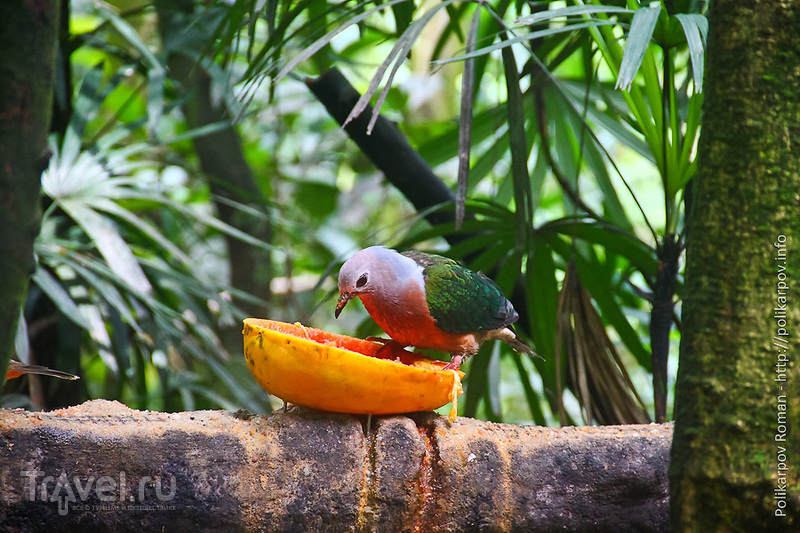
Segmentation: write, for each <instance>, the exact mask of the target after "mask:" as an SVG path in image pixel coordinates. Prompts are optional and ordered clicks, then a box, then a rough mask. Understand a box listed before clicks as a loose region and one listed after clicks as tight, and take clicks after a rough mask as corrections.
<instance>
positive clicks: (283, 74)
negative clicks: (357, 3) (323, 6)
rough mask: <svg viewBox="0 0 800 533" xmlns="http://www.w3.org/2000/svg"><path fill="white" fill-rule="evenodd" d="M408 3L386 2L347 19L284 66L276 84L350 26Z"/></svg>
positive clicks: (277, 76)
mask: <svg viewBox="0 0 800 533" xmlns="http://www.w3.org/2000/svg"><path fill="white" fill-rule="evenodd" d="M407 1H408V0H389V1H388V2H385V3H383V4H380V5H378V6H375V7H372V8H370V9H367V10H366V11H364V12H363V13H361V14H360V15H356V16H355V17H352V18H348V19H346V20H345V22H344V23H343V24H341V25H339V26H336V27H335V28H334V29H333V30H331V31H330V32H328V33H326V34H325V35H324V36H323V37H321V38H319V39H317V40H316V41H314V42H313V43H311V45H309V46H308V47H306V48H305V50H303V51H302V52H300V53H299V54H297V55H296V56H295V57H294V58H292V59H291V60H290V61H289V62H288V63H287V64H286V65H284V67H283V68H282V69H281V70H280V71H279V72H278V74H277V75H276V76H275V83H278V82H279V81H280V80H282V79H283V78H284V77H286V75H287V74H289V73H290V72H291V71H292V70H294V68H295V67H296V66H297V65H299V64H300V63H302V62H303V61H305V60H307V59H308V58H310V57H311V56H313V55H314V54H316V53H317V52H319V51H320V50H322V49H323V48H324V47H325V46H327V45H328V44H329V43H330V42H331V41H332V40H333V38H334V37H336V36H337V35H339V34H340V33H342V32H343V31H345V30H346V29H348V28H349V27H350V26H353V25H355V24H359V23H360V22H362V21H364V20H365V19H367V18H368V17H370V16H372V15H373V14H374V13H377V12H379V11H383V10H384V9H386V8H387V7H391V6H394V5H395V4H399V3H401V2H407Z"/></svg>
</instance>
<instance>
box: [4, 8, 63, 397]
mask: <svg viewBox="0 0 800 533" xmlns="http://www.w3.org/2000/svg"><path fill="white" fill-rule="evenodd" d="M59 8H60V6H59V0H4V1H2V2H0V50H2V51H3V52H2V54H0V80H2V81H0V272H1V273H2V275H0V371H1V373H0V383H2V382H3V381H4V380H5V369H6V365H7V363H8V358H9V356H10V354H11V352H12V351H13V348H14V336H15V333H16V330H17V321H18V319H19V314H20V309H21V306H22V303H23V302H24V300H25V295H26V294H27V290H28V280H29V278H30V276H31V274H32V273H33V270H34V268H35V263H34V258H33V241H34V239H35V238H36V235H38V233H39V224H40V223H41V213H40V209H39V192H40V188H41V174H42V171H43V170H44V168H45V167H46V165H47V161H48V159H49V156H48V154H47V134H48V131H49V128H50V116H51V113H52V100H53V75H54V71H55V58H56V55H55V50H56V46H55V45H56V35H57V34H58V14H59Z"/></svg>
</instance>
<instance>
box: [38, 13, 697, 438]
mask: <svg viewBox="0 0 800 533" xmlns="http://www.w3.org/2000/svg"><path fill="white" fill-rule="evenodd" d="M609 4H610V5H603V4H601V3H600V2H587V1H583V0H567V1H566V2H564V1H562V2H540V3H536V4H530V3H525V2H509V1H504V0H496V1H490V2H457V1H446V2H434V3H422V2H412V1H406V0H390V1H383V2H377V1H354V2H325V1H320V0H303V1H300V2H286V1H270V0H268V1H266V2H263V1H257V0H236V1H235V2H223V1H219V2H199V1H197V2H190V1H187V2H186V3H185V6H188V8H189V9H187V10H186V11H184V12H182V14H181V16H180V17H178V18H176V20H178V26H177V27H175V28H172V29H171V30H170V32H169V38H168V39H166V40H165V42H164V43H159V42H158V40H157V39H155V38H154V37H153V33H154V32H153V30H152V28H153V27H154V25H155V24H156V23H157V12H156V11H155V10H153V9H151V8H149V7H147V6H145V7H142V8H137V9H135V10H133V11H131V12H124V11H120V10H115V9H114V8H112V7H103V8H99V7H97V8H96V7H88V6H87V5H86V4H83V3H81V2H73V3H72V5H73V13H72V17H73V21H74V24H73V32H74V35H72V36H71V39H72V40H71V41H70V42H71V43H72V45H73V47H74V48H73V49H74V51H73V53H72V55H71V62H70V63H69V68H71V69H72V71H73V75H74V79H80V80H82V82H81V83H80V84H78V87H76V88H75V90H74V91H72V90H70V91H68V92H65V93H64V95H65V98H67V99H69V100H71V101H72V102H73V106H74V110H73V113H72V115H71V122H70V124H71V125H70V127H69V128H67V129H66V131H64V132H61V134H60V135H57V136H56V137H54V139H56V141H54V145H53V151H54V154H55V157H54V159H53V162H52V163H51V167H50V170H48V173H47V174H46V175H45V177H46V180H45V181H46V184H45V192H46V194H47V195H48V197H49V198H50V199H51V200H52V204H51V205H50V207H49V208H48V210H47V213H46V216H45V220H44V223H43V228H44V231H43V233H42V236H41V238H40V240H39V244H38V245H37V249H38V253H39V263H40V265H39V269H38V270H37V273H36V276H35V281H36V283H37V285H38V287H39V288H40V289H41V292H36V291H34V292H33V293H32V296H31V298H47V299H48V300H49V301H50V302H52V303H53V304H54V307H55V309H56V311H55V312H56V313H58V314H59V315H60V316H63V317H68V318H70V319H71V320H72V321H73V322H74V323H75V327H76V328H77V329H78V330H79V331H81V332H83V333H82V337H81V338H82V341H81V350H80V357H81V361H82V366H83V367H84V369H86V371H87V379H86V380H85V381H86V382H88V383H89V385H88V386H87V390H85V391H84V392H85V394H87V395H89V396H105V397H114V398H122V399H125V400H126V401H129V402H131V403H132V404H134V405H136V406H146V407H157V408H163V409H184V408H197V407H219V406H224V407H234V406H243V407H248V408H252V409H261V410H263V409H266V408H268V400H267V399H266V397H265V396H264V395H263V393H261V392H260V391H259V390H257V385H255V383H254V381H253V380H252V379H251V378H250V376H249V375H248V374H247V371H246V369H244V366H243V365H242V361H241V358H240V357H239V354H238V353H237V352H235V351H234V350H235V348H234V349H231V348H226V346H232V345H231V344H228V343H227V342H226V341H224V340H223V338H222V337H223V335H224V331H225V329H226V327H228V326H229V327H231V328H236V327H238V325H239V323H240V320H241V318H243V317H242V314H241V312H240V311H239V309H238V308H237V306H236V305H234V304H232V303H231V299H230V298H229V297H228V295H230V294H233V295H235V296H236V297H238V298H249V299H250V301H262V299H263V298H264V297H265V296H266V295H261V294H258V295H248V292H249V291H248V287H246V286H237V287H232V286H230V282H229V281H228V278H227V273H228V271H229V270H230V268H229V267H230V264H231V262H232V261H235V260H236V258H235V257H229V256H228V255H226V250H225V248H224V246H223V244H222V238H221V236H222V235H232V236H235V237H237V238H239V239H241V240H243V241H245V242H248V243H250V244H251V245H253V246H260V247H264V248H268V249H269V250H270V251H271V254H272V255H271V257H272V259H271V262H272V264H271V265H270V266H271V272H273V273H274V275H275V279H274V280H273V284H272V285H273V291H274V292H275V294H273V295H272V300H271V301H270V303H269V305H270V307H269V309H270V318H276V319H287V320H301V321H303V322H306V323H309V324H310V325H314V326H316V327H322V328H328V329H339V330H342V331H344V332H346V333H348V334H355V333H358V334H374V333H377V331H375V330H374V326H372V325H370V324H371V323H370V322H368V321H366V322H365V325H363V326H361V327H360V328H359V327H358V321H360V320H361V319H362V318H365V316H366V315H365V314H364V313H363V312H362V314H360V315H359V314H358V313H356V312H354V311H353V312H351V316H352V318H347V317H344V316H343V319H344V320H345V322H344V323H334V322H332V309H333V307H332V305H333V304H332V301H333V300H332V299H331V297H332V296H333V292H334V291H333V287H334V283H333V282H332V279H331V278H332V277H333V276H334V275H335V273H336V270H337V267H338V264H340V262H341V261H342V260H343V259H345V258H346V257H347V255H349V254H350V253H352V252H353V251H355V250H356V249H358V248H361V247H363V246H367V245H370V244H375V243H383V244H388V245H393V246H396V247H398V248H410V247H417V248H422V249H426V248H427V249H432V250H438V251H439V253H446V254H447V255H450V256H452V257H454V258H458V259H460V260H462V261H463V262H465V263H466V264H468V266H470V267H471V268H473V269H476V270H482V271H483V272H486V273H487V274H489V275H491V277H493V278H494V279H495V280H496V281H497V283H498V284H499V286H500V287H501V288H502V289H503V290H504V291H505V293H506V294H507V295H512V294H513V295H514V299H515V302H516V304H517V307H518V310H521V311H522V312H521V313H520V314H521V315H522V316H523V319H524V322H523V323H521V324H519V328H518V329H520V330H521V332H522V333H523V334H524V335H527V336H528V337H529V339H530V340H531V341H532V344H533V345H534V346H535V347H536V349H537V351H538V352H539V353H541V354H542V355H543V356H544V357H545V359H546V360H545V361H544V362H542V361H535V362H533V361H530V360H527V359H522V358H520V356H519V355H518V354H516V353H513V352H511V351H508V350H506V349H505V348H504V347H502V348H501V347H500V346H494V345H491V344H489V345H486V346H485V347H484V348H483V349H482V350H481V352H480V353H479V354H478V355H477V356H476V357H475V358H474V359H473V361H472V362H471V366H470V367H469V370H468V379H467V383H466V385H467V392H466V398H465V401H464V402H463V404H462V405H463V413H464V414H467V415H471V416H482V417H485V418H488V419H492V420H511V421H518V422H521V421H533V422H536V423H539V424H547V423H556V422H557V421H558V420H559V418H561V420H562V421H566V422H577V421H579V420H581V419H582V418H583V419H584V421H585V422H589V423H591V422H592V421H593V419H594V420H595V421H596V420H598V418H597V417H596V416H594V415H592V413H596V412H598V411H597V409H598V407H597V406H596V405H593V404H591V403H588V404H587V402H597V401H598V400H597V394H594V396H593V395H592V394H583V393H581V391H583V392H585V391H588V390H592V391H594V392H595V393H596V392H597V391H612V392H608V395H609V398H610V399H609V400H608V401H609V404H607V405H605V404H604V406H603V409H605V412H614V411H615V409H616V412H617V413H622V412H628V413H630V412H631V409H630V401H631V400H630V399H631V398H636V397H637V395H638V396H640V397H642V398H643V399H644V401H645V403H647V404H649V403H650V402H651V401H652V397H653V391H652V388H651V386H650V385H649V383H648V379H649V376H650V373H651V372H653V364H652V361H651V350H650V340H649V334H650V332H649V331H648V326H649V318H648V313H649V310H650V308H649V304H648V302H647V300H646V299H645V298H643V295H646V294H648V293H651V292H653V291H654V290H655V289H656V288H657V287H658V286H659V283H660V282H659V264H660V262H663V261H661V259H662V258H661V256H659V253H660V252H659V250H660V249H661V246H662V244H663V243H665V242H667V240H669V239H673V238H674V239H675V241H676V242H677V243H680V242H681V235H682V231H683V224H684V205H683V202H684V198H685V194H686V186H687V184H688V183H690V181H691V178H692V176H693V175H694V172H695V161H694V152H695V145H696V142H697V137H698V134H699V128H700V109H701V103H702V77H703V71H702V64H703V51H704V40H705V35H706V33H707V24H706V20H705V17H704V16H703V14H702V13H698V12H684V13H673V14H669V13H668V12H667V9H666V7H665V5H664V4H663V3H662V4H659V5H655V4H653V5H650V6H640V5H639V4H638V2H633V1H629V2H627V3H625V2H609ZM623 4H624V5H623ZM77 28H80V30H78V29H77ZM160 47H162V48H160ZM170 47H172V48H170ZM166 49H181V50H184V51H186V50H189V51H190V52H191V57H192V58H193V60H194V61H195V62H196V65H197V66H196V68H203V69H204V70H205V71H206V72H207V73H208V74H209V76H210V77H211V83H212V94H214V95H215V98H217V99H218V100H219V101H220V102H222V103H223V104H224V106H226V108H227V110H228V112H229V115H230V116H232V117H235V118H236V119H237V122H236V124H235V125H236V128H237V130H238V131H239V133H240V135H241V136H242V138H243V141H244V143H243V145H244V146H245V149H244V150H245V155H246V158H247V160H248V162H249V163H250V165H251V167H252V168H253V169H254V171H255V174H256V176H257V180H258V187H259V189H260V192H261V193H262V194H263V198H267V199H268V200H267V201H268V202H269V209H270V213H271V215H272V220H274V221H275V222H274V224H273V227H272V229H271V235H272V237H271V238H272V241H271V242H270V243H269V244H267V243H263V242H260V241H257V240H256V239H253V238H251V237H249V236H248V235H246V234H245V233H243V232H241V231H240V230H237V229H236V228H234V227H232V226H229V225H227V224H224V223H222V222H221V221H220V220H219V219H218V218H217V214H216V210H217V209H219V203H217V199H216V198H215V197H213V196H212V195H211V194H210V193H209V186H208V183H206V182H205V181H204V176H203V175H202V173H201V172H199V170H198V163H197V160H198V154H197V153H195V152H194V150H195V148H194V147H193V145H192V143H191V141H192V140H193V139H195V138H197V137H199V136H201V135H203V134H204V133H207V132H208V131H211V130H213V129H214V128H222V127H228V126H229V125H230V123H229V122H228V121H227V120H226V119H225V118H224V117H223V118H220V120H219V123H217V124H213V125H211V126H208V127H206V128H205V129H200V130H190V129H189V128H188V127H187V125H186V122H185V120H184V118H183V116H182V114H181V113H180V112H179V110H180V107H181V106H182V105H183V104H184V103H185V95H182V93H181V91H182V88H181V87H180V84H179V83H178V82H176V81H175V80H173V79H172V78H171V74H170V71H169V69H167V68H166V67H165V58H164V55H163V54H161V53H160V52H158V51H157V50H166ZM331 66H336V67H337V68H339V69H341V70H342V71H344V72H346V73H347V75H348V77H349V78H350V79H351V80H353V81H354V82H356V83H357V84H358V85H359V89H360V90H361V91H362V93H363V96H362V98H361V99H360V100H359V101H358V104H357V105H356V108H355V109H354V110H353V112H352V113H351V118H352V117H354V116H356V115H357V114H358V113H359V112H361V110H363V109H365V108H366V105H367V104H369V103H370V102H373V106H374V113H375V115H374V117H373V118H375V117H377V114H378V113H383V114H384V115H388V116H390V117H391V118H392V119H393V120H396V121H397V122H398V124H399V125H400V127H401V129H402V130H403V131H404V132H406V134H407V135H408V137H409V139H410V141H411V144H412V145H414V146H415V147H416V148H417V149H418V151H419V152H420V154H421V155H422V156H423V157H424V158H425V160H426V161H428V163H429V164H431V165H432V166H433V167H434V168H435V169H436V170H437V172H438V174H439V175H441V176H442V177H443V179H444V180H445V181H446V182H447V183H448V185H451V186H452V187H453V188H454V189H455V188H456V187H457V182H460V184H461V192H462V193H463V197H462V198H461V201H460V203H461V202H463V204H462V205H460V206H459V207H458V208H457V206H455V205H448V206H439V207H438V208H437V209H441V210H444V211H445V212H447V213H449V214H451V215H452V217H453V223H452V224H444V225H440V226H437V227H431V226H430V225H428V224H427V223H425V222H424V221H422V215H423V214H422V213H414V212H413V210H412V209H411V208H410V207H408V205H407V204H406V203H405V201H404V200H403V198H402V197H401V195H400V194H399V193H398V192H397V191H395V190H393V189H391V188H390V187H389V186H387V185H385V184H383V183H381V181H380V177H379V176H376V175H375V174H374V170H373V169H372V168H371V166H369V165H368V164H367V163H366V162H365V160H364V158H363V156H361V155H360V154H359V153H358V151H357V150H356V149H355V147H354V146H352V145H351V144H349V143H348V142H347V141H346V140H345V138H344V135H343V134H342V133H341V132H340V131H338V127H337V125H336V124H335V123H334V122H333V121H332V120H331V119H330V118H329V117H328V116H327V115H325V114H324V112H323V111H322V109H321V106H319V105H318V104H316V103H315V102H314V101H313V100H312V99H311V96H310V95H309V94H308V91H307V90H306V88H305V87H304V86H303V85H302V84H300V83H298V82H297V79H298V78H299V77H301V76H302V75H304V74H312V75H313V74H321V73H323V72H325V71H326V70H327V69H328V68H330V67H331ZM462 75H463V76H462ZM460 77H461V78H460ZM420 80H426V83H422V82H421V81H420ZM428 82H430V83H431V87H433V85H432V84H433V83H434V82H435V83H439V86H438V88H435V89H432V90H429V89H428V85H426V84H427V83H428ZM459 89H460V91H461V92H462V93H463V97H462V98H461V103H460V109H461V116H460V117H456V116H454V113H455V112H456V111H457V110H458V109H459V105H458V101H457V97H458V96H459ZM425 98H427V100H425ZM421 100H422V102H421V103H420V101H421ZM450 110H452V111H453V112H450ZM459 157H460V158H461V163H460V168H461V170H460V176H457V174H458V172H457V171H456V168H457V166H458V163H457V162H458V160H459ZM180 169H183V170H180ZM169 176H180V179H178V180H177V183H174V182H172V181H171V180H170V179H169ZM254 200H259V201H260V199H254ZM234 207H235V208H238V209H240V210H241V212H242V213H243V216H245V217H253V218H252V220H253V221H255V220H256V219H257V217H258V213H254V212H251V211H250V210H248V209H246V208H244V207H243V206H239V205H236V206H234ZM460 208H463V209H464V212H465V214H466V216H465V218H464V220H463V224H460V225H458V226H457V224H456V221H455V219H456V210H457V209H460ZM457 228H458V229H457ZM447 237H449V238H452V237H456V238H457V241H456V240H454V242H456V244H454V245H452V246H450V247H449V248H448V247H447V245H446V244H445V241H444V239H443V238H447ZM573 266H574V267H573ZM572 268H574V275H575V276H576V277H577V281H578V282H579V286H580V287H582V288H583V289H585V291H586V293H585V294H587V295H588V298H590V299H589V300H586V299H585V298H583V297H581V298H583V299H581V300H580V302H581V304H582V305H583V304H586V302H587V301H588V302H589V304H590V305H592V306H593V307H594V309H595V310H596V313H597V314H598V315H599V317H600V319H601V320H602V323H603V325H604V328H599V329H598V328H597V324H596V323H595V322H592V323H591V324H581V323H580V321H577V322H576V321H575V320H573V321H571V322H570V323H569V324H566V325H565V324H564V323H563V321H559V319H558V308H559V301H560V299H563V298H564V295H563V293H562V291H563V290H565V289H564V288H563V287H562V282H563V280H564V277H565V274H566V272H568V270H569V269H572ZM675 281H676V285H675V286H676V287H677V290H678V291H679V290H680V287H681V283H680V275H678V277H677V279H676V280H675ZM576 286H578V285H576ZM576 290H577V289H576ZM575 294H578V293H577V292H576V293H575ZM580 294H584V293H580ZM670 297H672V294H670ZM574 301H578V300H574ZM521 304H522V305H524V309H520V305H521ZM29 307H31V306H29ZM583 309H584V311H586V313H585V314H581V313H575V314H574V316H576V317H577V316H579V315H580V316H591V313H590V312H589V311H588V310H586V309H585V308H583ZM348 320H349V322H348ZM587 320H588V319H587ZM564 328H566V329H564ZM570 328H572V329H570ZM589 333H591V335H592V337H591V338H592V339H593V342H595V344H586V345H585V346H584V347H583V348H585V349H575V350H572V351H567V352H566V353H565V351H564V349H563V346H564V342H566V341H565V339H572V341H574V342H578V343H580V342H581V339H589ZM667 334H669V331H667ZM604 336H605V337H604ZM589 346H595V347H596V346H603V347H607V348H608V349H605V348H604V349H603V350H600V351H602V352H603V353H602V354H597V353H589V352H590V350H587V349H586V348H588V347H589ZM579 348H580V347H579ZM569 358H571V359H569ZM570 365H572V366H571V367H570ZM567 368H576V369H577V368H592V369H596V370H594V371H593V372H595V373H596V375H593V374H592V373H590V375H588V376H585V379H586V380H588V381H586V382H582V383H580V384H578V383H576V382H575V381H574V380H573V381H570V380H569V379H567V375H566V373H565V372H566V369H567ZM597 369H599V370H597ZM612 374H613V375H614V376H617V375H622V376H628V375H629V376H630V379H623V380H622V381H615V383H617V384H619V383H622V387H621V388H620V387H617V388H613V387H605V386H604V384H603V380H606V379H607V376H611V375H612ZM604 376H605V377H604ZM593 380H597V382H594V381H593ZM220 382H221V383H220ZM220 384H221V385H222V386H220ZM626 387H627V390H626ZM612 389H613V390H612ZM614 391H615V392H614ZM637 391H638V392H637ZM576 398H578V400H580V402H582V403H581V404H579V403H578V400H576ZM562 400H563V401H562ZM626 402H627V403H626ZM621 405H624V406H626V407H625V409H617V408H618V407H620V406H621ZM562 407H563V409H562ZM619 416H620V417H621V418H619V419H617V420H618V421H624V420H625V419H624V415H619ZM613 420H614V419H613V417H612V418H604V419H603V421H604V422H607V421H613Z"/></svg>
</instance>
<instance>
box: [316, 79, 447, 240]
mask: <svg viewBox="0 0 800 533" xmlns="http://www.w3.org/2000/svg"><path fill="white" fill-rule="evenodd" d="M306 85H307V86H308V88H309V89H310V90H311V92H312V93H314V96H316V97H317V99H318V100H319V101H320V102H322V104H323V105H324V106H325V109H327V110H328V113H330V115H331V116H332V117H333V118H334V119H335V120H336V121H337V122H338V123H339V125H340V126H341V125H342V124H344V121H345V119H346V118H347V116H348V115H349V114H350V111H351V110H352V109H353V107H354V106H355V104H356V102H358V99H359V98H360V95H359V94H358V91H356V90H355V88H353V86H352V85H350V82H349V81H347V79H346V78H345V77H344V76H343V75H342V73H341V72H339V70H337V69H335V68H332V69H330V70H329V71H327V72H326V73H325V74H323V75H322V76H320V77H318V78H315V79H306ZM371 116H372V107H371V106H367V108H366V109H365V110H364V112H363V113H361V114H360V115H359V116H358V117H356V118H355V119H354V120H352V121H351V122H350V123H349V124H348V125H347V126H345V128H344V130H345V131H346V132H347V134H348V135H349V136H350V138H351V139H353V141H355V143H356V144H357V145H358V147H359V148H360V149H361V151H362V152H364V154H365V155H366V156H367V157H369V159H370V160H371V161H372V162H373V164H374V165H375V166H376V167H378V169H379V170H381V171H382V172H383V173H384V174H385V175H386V179H388V180H389V182H390V183H391V184H392V185H394V186H395V187H397V189H398V190H400V192H402V193H403V195H405V197H406V198H408V201H409V202H411V203H412V204H413V205H414V207H415V208H416V209H417V211H419V212H423V211H425V210H426V209H428V208H430V207H433V206H436V205H439V204H443V203H446V202H453V201H455V195H454V194H453V191H451V190H450V189H449V188H448V187H447V185H445V184H444V182H443V181H442V180H441V179H439V177H438V176H437V175H436V174H434V173H433V170H431V167H430V166H429V165H428V163H426V162H425V160H424V159H422V156H420V155H419V154H418V153H417V152H416V150H414V149H413V148H412V147H411V145H410V144H408V141H407V140H406V138H405V136H404V135H403V133H402V132H401V131H400V130H399V129H398V128H397V126H396V125H395V124H394V123H393V122H391V121H390V120H389V119H387V118H385V117H383V116H379V117H378V121H377V122H376V123H375V128H374V129H373V130H372V134H370V135H368V134H367V124H368V123H369V119H370V117H371ZM425 219H426V220H427V221H428V222H430V223H431V224H432V225H434V226H435V225H437V224H443V223H446V222H452V221H453V219H452V218H451V217H450V215H448V214H447V213H443V212H439V211H435V212H429V213H427V214H426V215H425ZM446 238H447V240H448V242H450V243H451V244H453V243H454V242H455V241H457V240H460V239H459V238H458V236H457V235H448V236H447V237H446Z"/></svg>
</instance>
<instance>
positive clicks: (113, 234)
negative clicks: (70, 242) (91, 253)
mask: <svg viewBox="0 0 800 533" xmlns="http://www.w3.org/2000/svg"><path fill="white" fill-rule="evenodd" d="M61 207H62V208H63V209H64V211H66V212H67V213H68V214H69V216H70V217H71V218H72V219H73V220H74V221H75V222H77V223H78V225H79V226H80V227H81V228H83V230H84V231H85V232H86V234H87V235H88V236H89V238H90V239H92V242H93V243H94V245H95V246H96V247H97V250H98V251H99V252H100V254H101V255H102V256H103V258H104V259H105V260H106V262H107V263H108V266H109V267H110V268H111V270H112V271H113V272H114V273H115V274H116V275H117V276H119V277H120V279H122V280H124V281H125V282H126V283H127V284H128V285H130V286H131V287H133V288H134V289H136V290H137V291H140V292H143V293H148V292H150V291H152V290H153V287H152V286H151V285H150V282H149V281H148V279H147V276H145V274H144V272H142V269H141V267H140V266H139V263H137V262H136V257H134V255H133V251H131V248H130V246H128V243H126V242H125V239H123V238H122V236H121V235H120V234H119V232H118V231H117V229H116V228H115V227H114V225H113V224H112V223H111V222H110V221H109V220H108V219H107V218H105V217H103V216H102V215H99V214H98V213H97V212H96V211H94V210H93V209H91V208H90V207H88V206H87V205H85V204H83V203H81V202H80V201H75V200H71V199H67V200H63V201H61Z"/></svg>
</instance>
